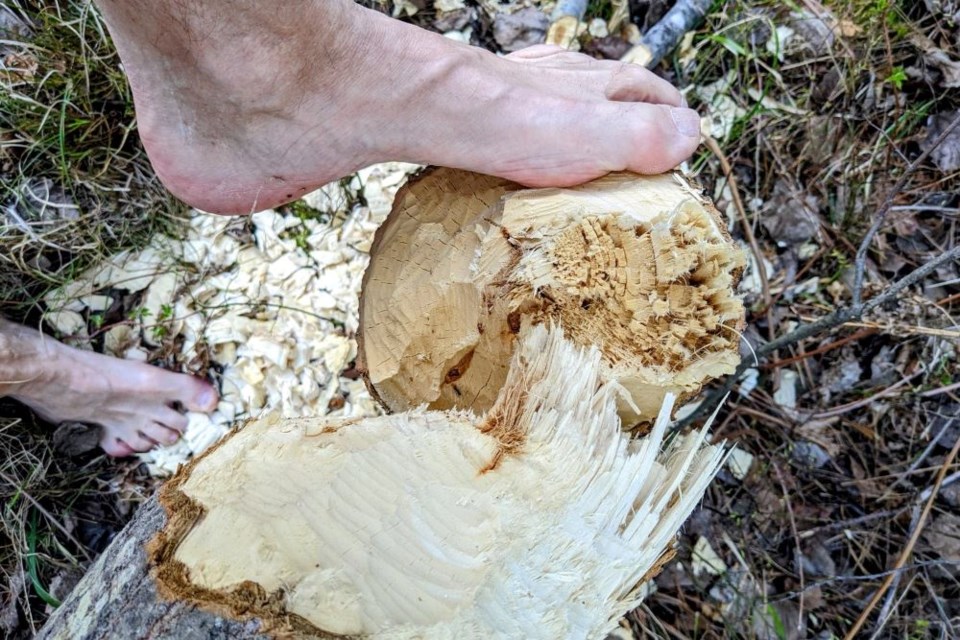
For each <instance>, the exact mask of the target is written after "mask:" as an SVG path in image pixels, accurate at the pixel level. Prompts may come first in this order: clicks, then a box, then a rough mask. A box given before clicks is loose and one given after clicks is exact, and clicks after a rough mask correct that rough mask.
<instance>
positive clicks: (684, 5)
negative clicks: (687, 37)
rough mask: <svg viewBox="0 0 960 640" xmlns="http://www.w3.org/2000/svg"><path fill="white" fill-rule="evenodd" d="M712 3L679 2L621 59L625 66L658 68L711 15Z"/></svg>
mask: <svg viewBox="0 0 960 640" xmlns="http://www.w3.org/2000/svg"><path fill="white" fill-rule="evenodd" d="M711 4H712V2H711V0H677V3H676V4H675V5H673V7H671V9H670V10H669V11H667V14H666V15H665V16H663V19H661V20H660V22H658V23H657V24H655V25H653V26H652V27H650V30H649V31H647V32H646V33H645V34H643V38H641V40H640V43H639V44H637V45H636V46H635V47H633V48H632V49H630V51H627V53H626V54H625V55H624V56H623V58H621V60H623V61H624V62H632V63H634V64H639V65H643V66H644V67H647V68H650V67H653V66H656V65H657V64H658V63H659V62H660V61H661V60H663V58H664V57H665V56H666V55H667V54H668V53H670V52H671V51H672V50H673V49H674V47H676V46H677V44H678V43H679V42H680V40H681V39H682V38H683V34H685V33H686V32H687V31H690V30H691V29H693V28H694V27H696V26H697V25H698V24H700V22H701V21H702V20H703V19H704V17H705V16H706V15H707V11H708V10H709V9H710V5H711Z"/></svg>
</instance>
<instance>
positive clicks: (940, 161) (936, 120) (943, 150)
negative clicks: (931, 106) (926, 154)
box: [920, 110, 960, 173]
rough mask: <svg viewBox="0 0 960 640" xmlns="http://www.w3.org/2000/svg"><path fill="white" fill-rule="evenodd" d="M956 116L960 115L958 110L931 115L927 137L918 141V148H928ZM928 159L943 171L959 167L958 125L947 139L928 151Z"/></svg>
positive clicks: (954, 169) (959, 133) (959, 138)
mask: <svg viewBox="0 0 960 640" xmlns="http://www.w3.org/2000/svg"><path fill="white" fill-rule="evenodd" d="M957 117H960V110H957V111H952V112H951V111H947V112H944V113H938V114H937V115H935V116H931V117H930V120H929V122H928V124H927V138H926V139H925V140H924V141H923V142H921V143H920V148H921V149H923V150H924V151H926V150H928V149H929V148H930V147H931V146H932V145H933V141H934V140H936V138H937V137H938V136H939V135H940V134H941V133H942V132H943V131H944V130H945V129H946V128H947V127H948V126H949V125H950V123H951V122H953V121H954V120H955V119H956V118H957ZM930 159H931V160H933V162H934V164H936V165H937V168H939V169H940V171H942V172H943V173H953V172H954V171H956V170H957V169H960V127H957V128H956V129H954V130H953V131H952V132H951V133H950V135H948V136H947V139H946V140H944V141H943V142H942V143H941V144H940V146H938V147H937V148H936V149H934V150H933V151H932V152H931V153H930Z"/></svg>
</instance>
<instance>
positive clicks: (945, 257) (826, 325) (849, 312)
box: [674, 246, 960, 429]
mask: <svg viewBox="0 0 960 640" xmlns="http://www.w3.org/2000/svg"><path fill="white" fill-rule="evenodd" d="M958 259H960V246H957V247H954V248H953V249H951V250H950V251H947V252H946V253H942V254H940V255H939V256H937V257H936V258H934V259H933V260H931V261H930V262H927V263H926V264H924V265H923V266H921V267H917V268H916V269H914V270H913V271H911V272H910V273H909V274H907V275H905V276H904V277H903V278H901V279H900V280H898V281H897V282H895V283H894V284H893V285H892V286H891V287H890V288H889V289H887V290H886V291H884V292H883V293H882V294H880V295H878V296H875V297H873V298H870V299H869V300H867V301H866V302H864V303H862V304H860V305H853V304H851V305H850V306H848V307H843V308H842V309H837V310H836V311H834V312H833V313H831V314H830V315H827V316H824V317H822V318H820V319H819V320H817V321H816V322H811V323H810V324H804V325H800V327H799V328H797V329H796V330H794V331H792V332H790V333H788V334H787V335H785V336H781V337H779V338H777V339H776V340H772V341H770V342H767V343H766V344H763V345H760V346H759V347H758V348H757V349H756V350H755V351H754V353H755V354H756V357H757V358H758V359H759V358H762V357H764V356H766V355H768V354H770V353H773V352H774V351H776V350H778V349H782V348H783V347H787V346H790V345H792V344H794V343H797V342H800V341H801V340H804V339H806V338H810V337H812V336H814V335H818V334H820V333H822V332H824V331H828V330H830V329H834V328H836V327H838V326H840V325H842V324H844V323H846V322H850V321H851V320H858V319H859V318H860V317H861V316H863V314H864V313H866V312H867V311H870V310H871V309H873V308H875V307H878V306H880V305H882V304H885V303H887V302H890V301H891V300H894V299H896V297H897V295H898V294H899V293H900V292H901V291H903V290H904V289H906V288H907V287H909V286H911V285H913V284H916V283H917V282H919V281H920V280H922V279H923V278H925V277H927V276H928V275H930V274H931V273H933V272H934V271H935V270H936V269H937V268H938V267H939V266H940V265H943V264H946V263H948V262H952V261H954V260H958ZM751 366H752V361H750V360H743V361H742V362H741V363H740V366H738V367H737V369H736V371H734V372H733V375H731V376H730V377H729V378H727V380H726V382H724V384H723V385H722V386H721V387H719V388H717V389H715V390H714V391H712V392H711V393H710V394H708V395H707V397H706V398H705V399H704V400H703V402H701V403H700V406H698V407H697V408H696V409H695V410H694V411H692V412H691V413H690V415H688V416H686V417H685V418H682V419H681V420H678V421H677V422H676V425H675V426H674V428H675V429H681V428H683V427H686V426H688V425H690V424H691V423H693V422H694V421H695V420H698V419H699V418H700V417H701V416H702V415H704V414H705V413H707V412H708V411H712V410H713V409H714V408H715V407H716V406H717V403H719V402H720V400H721V399H723V397H724V396H726V395H727V393H728V392H729V391H730V389H732V388H733V385H735V384H736V383H737V381H738V380H739V379H740V376H742V375H743V374H744V372H745V371H746V370H747V369H749V368H750V367H751Z"/></svg>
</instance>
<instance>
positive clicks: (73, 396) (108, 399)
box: [0, 320, 217, 456]
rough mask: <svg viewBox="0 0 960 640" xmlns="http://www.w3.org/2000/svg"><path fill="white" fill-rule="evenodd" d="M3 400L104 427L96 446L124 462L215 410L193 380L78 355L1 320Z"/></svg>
mask: <svg viewBox="0 0 960 640" xmlns="http://www.w3.org/2000/svg"><path fill="white" fill-rule="evenodd" d="M0 395H7V396H11V397H13V398H15V399H17V400H19V401H21V402H23V403H24V404H26V405H27V406H29V407H30V408H32V409H33V410H34V411H36V412H37V413H38V414H40V415H41V416H43V417H44V418H45V419H46V420H49V421H50V422H54V423H57V422H63V421H66V420H71V421H76V422H87V423H91V424H99V425H101V426H102V433H101V437H100V446H101V447H102V448H103V450H104V451H106V452H107V453H108V454H109V455H112V456H128V455H130V454H132V453H134V452H135V451H147V450H149V449H152V448H153V447H154V446H156V445H157V444H172V443H174V442H176V441H177V438H179V437H180V433H181V432H182V431H183V430H184V429H185V428H186V426H187V419H186V416H184V415H183V414H181V413H180V412H179V411H176V410H175V409H173V405H174V403H179V404H180V405H182V406H183V407H184V408H185V409H188V410H190V411H202V412H208V411H212V410H213V409H214V408H216V405H217V393H216V391H214V389H213V387H212V386H210V384H208V383H207V382H204V381H202V380H200V379H198V378H195V377H193V376H189V375H184V374H181V373H172V372H169V371H164V370H163V369H159V368H157V367H152V366H150V365H146V364H142V363H139V362H131V361H129V360H120V359H117V358H111V357H109V356H104V355H100V354H98V353H91V352H89V351H81V350H79V349H74V348H72V347H68V346H66V345H64V344H62V343H60V342H57V341H56V340H54V339H53V338H50V337H49V336H42V335H41V334H40V333H38V332H37V331H34V330H32V329H27V328H26V327H22V326H19V325H14V324H11V323H8V322H5V321H3V320H0Z"/></svg>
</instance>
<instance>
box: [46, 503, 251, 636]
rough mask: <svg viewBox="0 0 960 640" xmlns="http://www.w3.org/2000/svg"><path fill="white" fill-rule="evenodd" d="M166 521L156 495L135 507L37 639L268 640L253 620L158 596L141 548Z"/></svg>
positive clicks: (145, 556)
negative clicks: (224, 614)
mask: <svg viewBox="0 0 960 640" xmlns="http://www.w3.org/2000/svg"><path fill="white" fill-rule="evenodd" d="M166 522H167V516H166V513H165V512H164V510H163V508H162V507H161V506H160V503H159V502H158V501H157V498H156V496H154V497H153V498H151V499H150V500H148V501H147V502H146V503H144V504H143V505H142V506H140V508H139V509H138V510H137V513H136V515H135V516H134V517H133V520H131V521H130V523H129V524H128V525H127V526H126V527H124V529H123V531H121V532H120V533H119V534H118V535H117V537H116V538H115V539H114V541H113V542H112V543H111V544H110V546H109V547H107V549H106V550H105V551H104V552H103V553H102V554H100V557H99V558H98V559H97V561H96V562H95V563H94V564H93V566H92V567H90V569H89V570H88V571H87V573H86V575H85V576H84V577H83V579H82V580H81V581H80V582H79V584H77V586H76V587H74V589H73V591H72V592H71V593H70V596H69V597H68V598H67V599H66V600H65V601H64V602H63V604H62V605H60V607H59V608H58V609H57V610H56V611H55V612H54V614H53V615H52V616H50V618H49V619H48V620H47V623H46V624H45V625H44V627H43V628H42V629H41V630H40V633H39V634H37V640H61V639H62V640H125V639H128V638H129V639H133V638H137V639H142V640H235V639H236V638H246V639H249V640H268V638H269V636H267V635H264V634H262V633H260V632H259V629H260V626H261V625H260V623H259V622H258V621H257V620H256V619H248V620H243V621H238V620H233V619H229V618H224V617H222V616H218V615H216V614H213V613H210V612H207V611H203V610H202V609H199V608H197V607H196V606H195V605H193V604H191V603H190V602H186V601H183V600H167V599H163V598H160V597H158V595H157V586H156V582H155V581H154V580H153V578H152V577H151V576H150V565H149V563H148V561H147V551H146V545H147V543H148V542H149V541H150V540H151V539H153V537H154V536H156V535H157V532H159V531H160V530H161V529H162V528H163V526H164V525H165V524H166Z"/></svg>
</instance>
